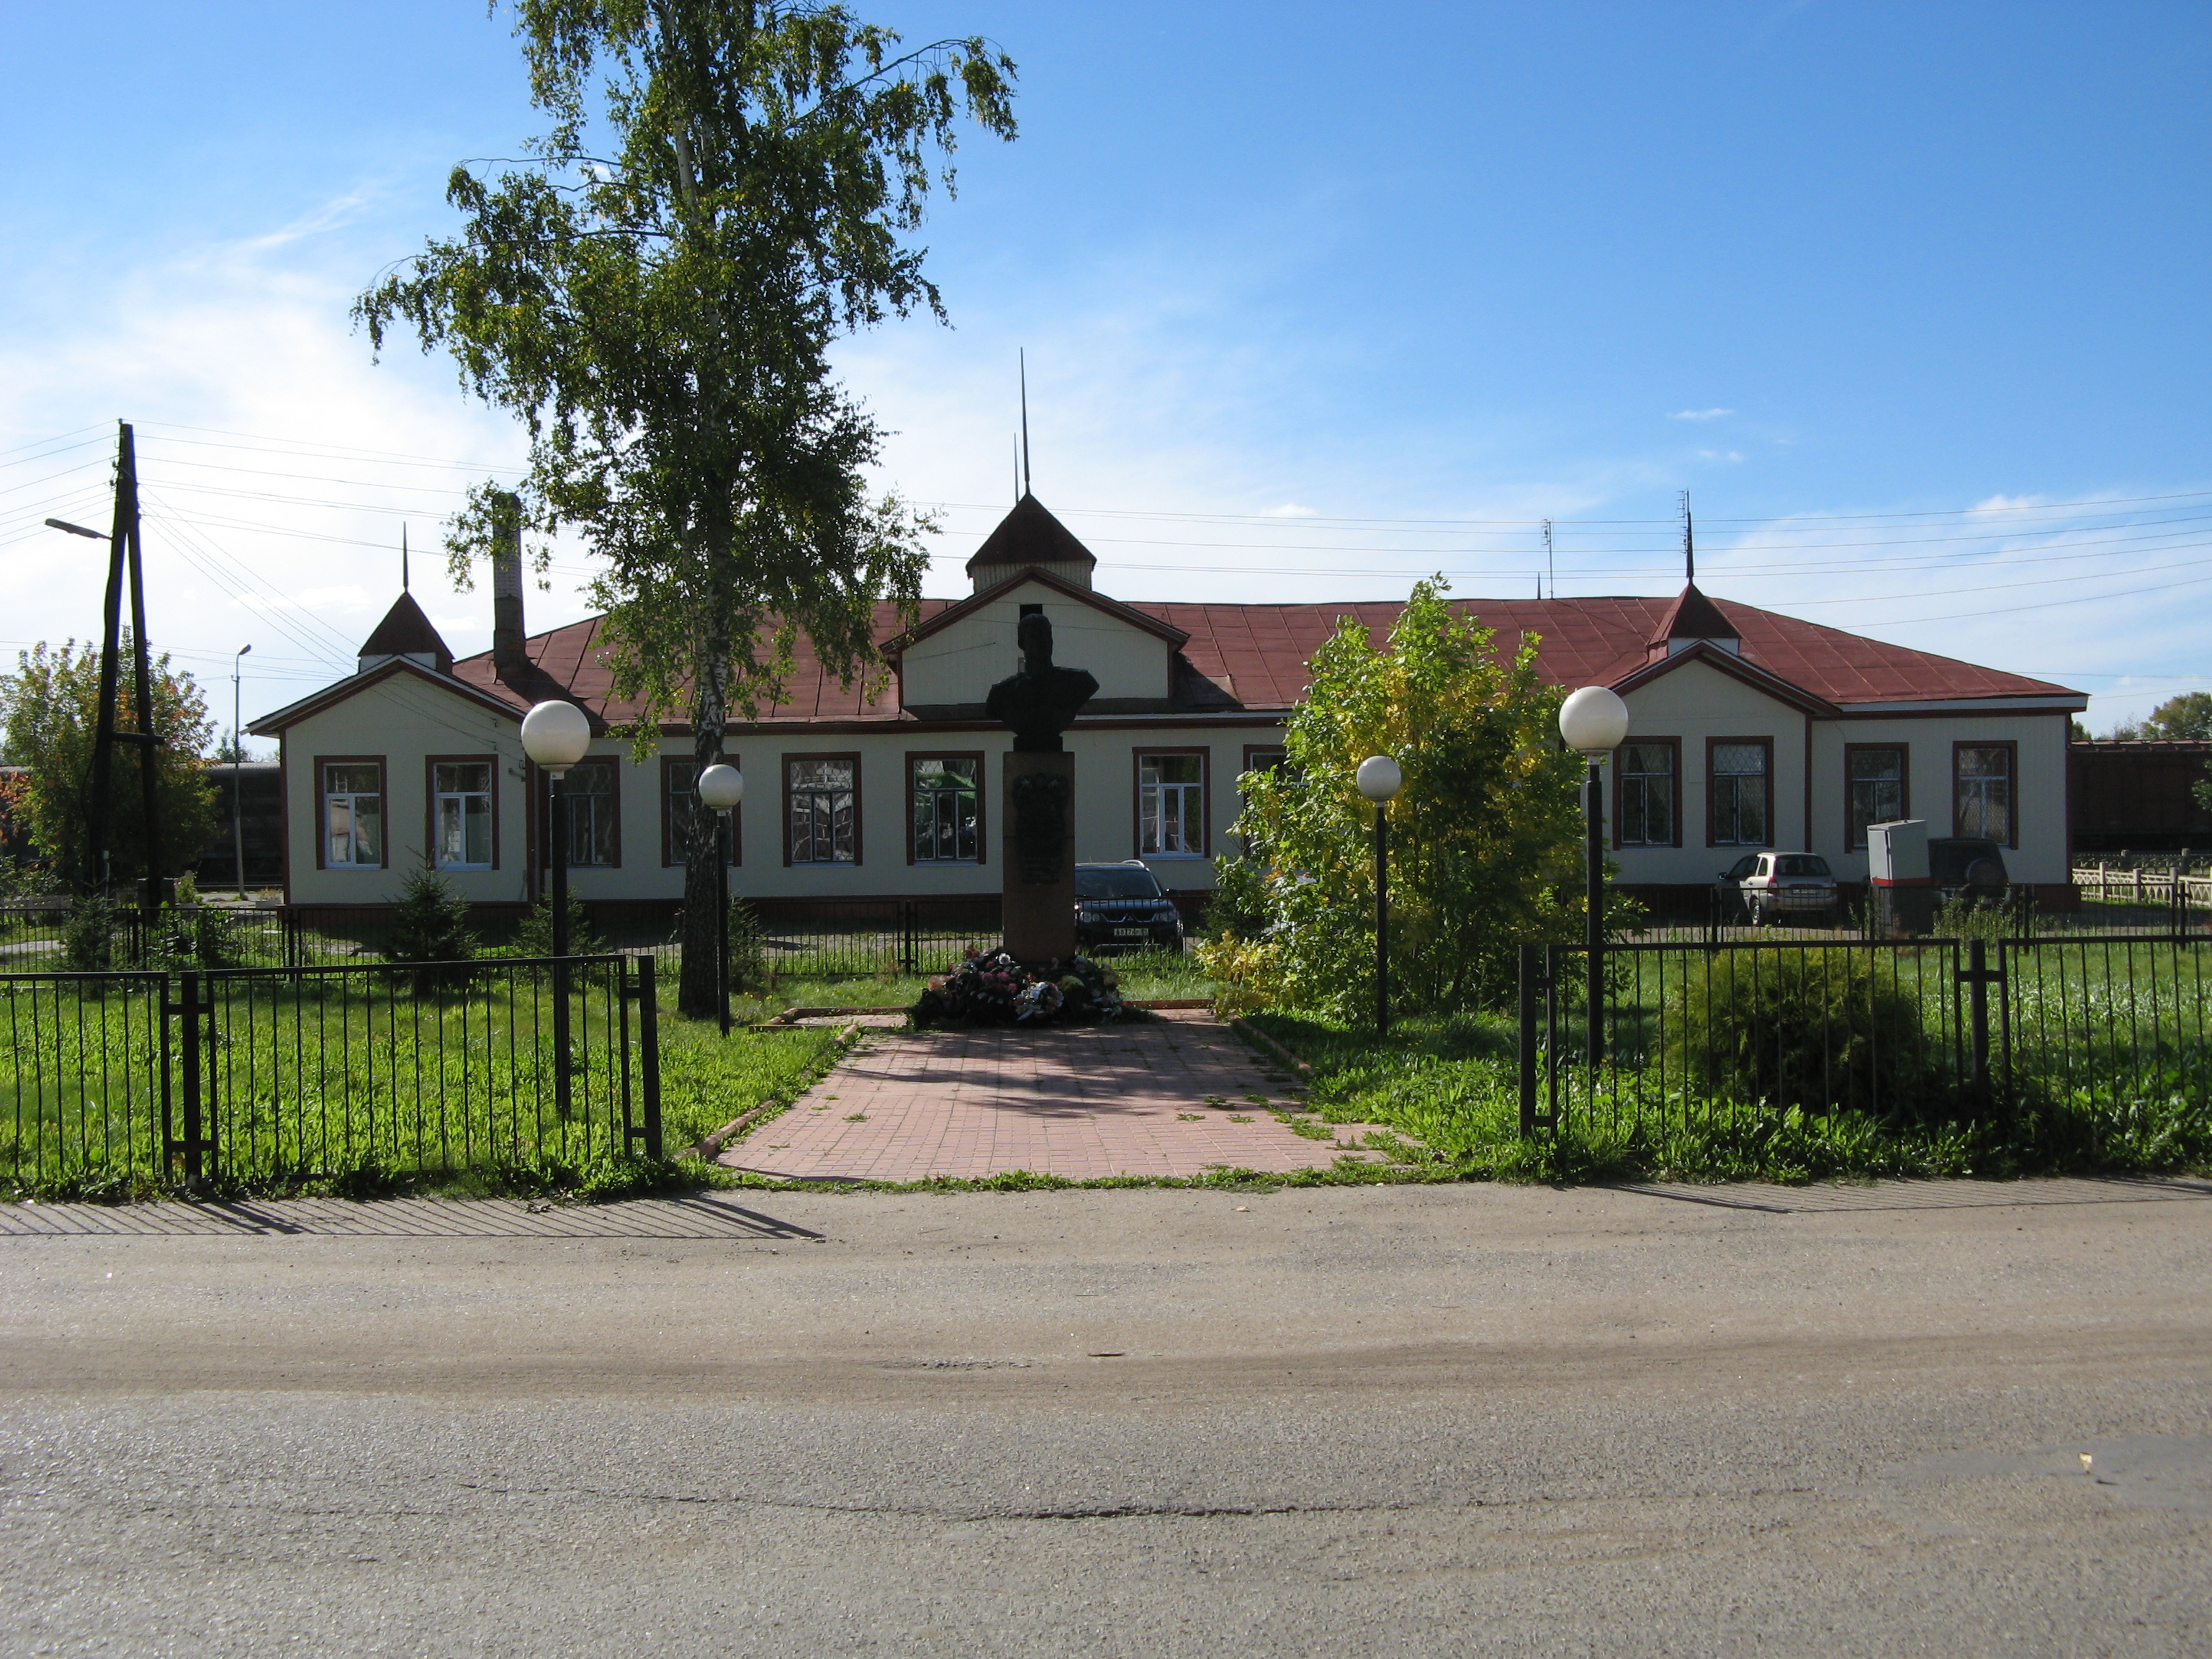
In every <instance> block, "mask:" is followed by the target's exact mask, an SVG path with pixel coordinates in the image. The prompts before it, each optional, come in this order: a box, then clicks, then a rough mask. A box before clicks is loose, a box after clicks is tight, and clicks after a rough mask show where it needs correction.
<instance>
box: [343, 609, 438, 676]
mask: <svg viewBox="0 0 2212 1659" xmlns="http://www.w3.org/2000/svg"><path fill="white" fill-rule="evenodd" d="M361 654H362V656H364V657H428V658H429V659H431V660H432V661H433V662H434V663H435V665H437V670H438V672H440V673H441V674H450V673H452V672H453V652H452V651H451V650H449V649H448V648H447V645H446V641H444V640H443V639H441V638H440V637H439V635H438V630H437V629H436V628H435V627H433V626H432V625H431V622H430V619H429V617H426V616H424V615H423V614H422V606H421V605H417V604H416V603H415V596H414V595H413V594H412V593H404V592H403V593H402V594H400V596H399V597H398V599H395V600H393V601H392V609H391V610H389V611H386V612H385V613H384V620H383V621H382V622H380V623H377V625H376V628H375V630H374V632H373V633H371V634H370V635H369V636H368V639H367V640H366V641H363V643H362V647H361Z"/></svg>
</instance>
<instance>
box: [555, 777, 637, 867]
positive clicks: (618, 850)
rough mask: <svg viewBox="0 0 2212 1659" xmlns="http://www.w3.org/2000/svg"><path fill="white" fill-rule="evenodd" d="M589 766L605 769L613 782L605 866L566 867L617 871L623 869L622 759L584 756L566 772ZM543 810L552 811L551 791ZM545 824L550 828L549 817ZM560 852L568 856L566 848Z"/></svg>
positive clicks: (609, 797) (610, 793) (579, 865)
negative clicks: (611, 812)
mask: <svg viewBox="0 0 2212 1659" xmlns="http://www.w3.org/2000/svg"><path fill="white" fill-rule="evenodd" d="M590 766H603V767H605V769H606V772H607V775H608V776H609V777H610V778H611V779H613V780H614V787H613V788H612V789H611V790H609V791H608V792H607V795H608V800H609V803H610V805H611V810H612V811H613V813H614V824H613V831H614V833H613V834H612V835H611V836H609V837H608V842H609V845H608V848H607V861H606V862H605V864H572V865H570V866H568V867H569V868H570V869H571V870H619V869H621V868H622V867H623V833H622V826H623V805H622V793H623V791H622V785H623V780H622V757H620V756H619V755H586V756H585V757H584V758H583V759H581V760H580V761H578V762H577V763H575V764H574V766H572V767H570V768H569V769H568V770H569V771H570V772H572V773H574V772H580V771H582V770H584V769H585V768H586V767H590ZM545 799H546V809H545V810H546V811H547V812H548V813H550V812H551V811H552V810H553V808H552V799H553V792H552V791H551V790H550V789H549V790H547V791H546V792H545ZM547 823H548V825H549V827H550V823H551V819H550V817H549V818H548V819H547ZM560 851H561V854H562V857H564V858H565V857H567V856H568V848H561V849H560Z"/></svg>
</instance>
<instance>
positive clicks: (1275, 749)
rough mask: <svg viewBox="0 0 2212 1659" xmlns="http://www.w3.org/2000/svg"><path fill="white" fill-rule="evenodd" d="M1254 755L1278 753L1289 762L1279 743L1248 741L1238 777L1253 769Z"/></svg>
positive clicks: (1287, 754)
mask: <svg viewBox="0 0 2212 1659" xmlns="http://www.w3.org/2000/svg"><path fill="white" fill-rule="evenodd" d="M1146 752H1147V753H1157V752H1158V751H1157V750H1146ZM1255 755H1280V756H1281V757H1283V764H1284V765H1285V766H1288V765H1289V764H1290V763H1291V757H1290V751H1289V750H1287V749H1285V747H1284V746H1283V745H1282V744H1279V743H1248V744H1245V745H1244V763H1243V766H1242V767H1241V768H1239V769H1238V770H1237V775H1238V776H1239V777H1242V776H1243V775H1244V774H1245V773H1247V772H1249V771H1251V770H1252V769H1253V766H1252V757H1253V756H1255Z"/></svg>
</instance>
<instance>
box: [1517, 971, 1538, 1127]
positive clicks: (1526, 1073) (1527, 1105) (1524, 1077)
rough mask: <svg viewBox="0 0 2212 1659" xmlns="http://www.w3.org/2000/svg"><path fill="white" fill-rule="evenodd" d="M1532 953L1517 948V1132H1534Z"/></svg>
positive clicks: (1534, 1042)
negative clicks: (1518, 987) (1518, 1099)
mask: <svg viewBox="0 0 2212 1659" xmlns="http://www.w3.org/2000/svg"><path fill="white" fill-rule="evenodd" d="M1536 951H1537V947H1536V946H1535V945H1522V947H1521V997H1520V1014H1521V1048H1520V1060H1521V1133H1522V1138H1523V1139H1526V1138H1527V1137H1528V1136H1530V1135H1533V1134H1534V1133H1536V973H1537V969H1536Z"/></svg>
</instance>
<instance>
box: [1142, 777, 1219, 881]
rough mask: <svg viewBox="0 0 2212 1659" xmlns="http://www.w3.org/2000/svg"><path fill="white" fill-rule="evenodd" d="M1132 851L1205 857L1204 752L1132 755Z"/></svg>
mask: <svg viewBox="0 0 2212 1659" xmlns="http://www.w3.org/2000/svg"><path fill="white" fill-rule="evenodd" d="M1137 852H1138V854H1139V856H1140V857H1144V858H1155V857H1158V858H1176V857H1179V856H1185V855H1188V856H1190V857H1194V858H1197V857H1203V856H1204V855H1205V853H1206V757H1205V756H1203V755H1200V754H1194V753H1189V752H1185V753H1182V754H1156V755H1139V756H1138V757H1137Z"/></svg>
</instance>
